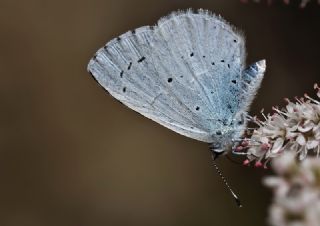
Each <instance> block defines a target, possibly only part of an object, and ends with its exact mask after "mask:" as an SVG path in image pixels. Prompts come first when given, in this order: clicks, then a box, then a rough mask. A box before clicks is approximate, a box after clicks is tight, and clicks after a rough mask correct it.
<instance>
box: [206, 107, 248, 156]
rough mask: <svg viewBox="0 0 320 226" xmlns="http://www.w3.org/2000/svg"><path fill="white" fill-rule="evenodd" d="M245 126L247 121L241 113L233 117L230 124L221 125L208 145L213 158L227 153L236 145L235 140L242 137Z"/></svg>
mask: <svg viewBox="0 0 320 226" xmlns="http://www.w3.org/2000/svg"><path fill="white" fill-rule="evenodd" d="M246 125H247V121H246V119H245V117H244V112H241V113H238V114H237V115H236V116H235V118H234V119H233V120H232V121H231V122H230V124H228V125H223V126H222V127H221V129H220V130H218V131H217V132H216V133H215V134H214V136H213V137H214V139H213V141H212V143H210V145H209V149H210V151H211V152H212V154H213V155H214V158H217V157H218V156H220V155H223V154H226V153H228V152H229V151H231V150H232V149H233V148H234V147H235V146H236V145H237V140H239V138H240V137H241V136H242V135H243V133H244V131H245V128H246Z"/></svg>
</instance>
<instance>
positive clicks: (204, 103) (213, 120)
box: [88, 9, 266, 155]
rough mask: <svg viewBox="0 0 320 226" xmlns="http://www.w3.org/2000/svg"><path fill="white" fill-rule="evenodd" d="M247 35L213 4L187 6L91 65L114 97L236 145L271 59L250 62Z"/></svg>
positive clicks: (218, 147)
mask: <svg viewBox="0 0 320 226" xmlns="http://www.w3.org/2000/svg"><path fill="white" fill-rule="evenodd" d="M245 58H246V51H245V40H244V37H243V35H242V34H241V33H240V32H238V31H237V30H236V29H235V28H234V27H233V26H231V25H230V24H228V23H227V22H226V21H225V20H224V19H222V18H221V17H220V16H216V15H214V14H213V13H211V12H209V11H206V10H201V9H200V10H198V11H197V12H192V11H191V10H188V11H180V12H173V13H172V14H171V15H169V16H167V17H164V18H162V19H160V20H159V21H158V23H157V25H156V26H144V27H140V28H138V29H135V30H132V31H129V32H126V33H124V34H122V35H120V36H119V37H117V38H115V39H113V40H111V41H109V42H108V43H107V44H106V45H105V46H104V47H103V48H101V49H99V50H98V51H97V53H96V54H95V55H94V57H93V58H92V59H91V60H90V62H89V65H88V71H89V72H90V73H91V74H92V76H93V77H94V78H95V79H96V80H97V81H98V83H99V84H100V85H101V86H102V87H103V88H104V89H105V90H106V91H107V92H109V93H110V94H111V95H112V96H113V97H115V98H116V99H117V100H119V101H120V102H121V103H123V104H124V105H126V106H128V107H129V108H131V109H133V110H135V111H137V112H139V113H140V114H142V115H144V116H145V117H147V118H150V119H152V120H154V121H156V122H157V123H159V124H161V125H163V126H165V127H167V128H169V129H171V130H173V131H175V132H177V133H179V134H182V135H184V136H187V137H190V138H193V139H196V140H199V141H203V142H207V143H210V150H211V151H212V152H213V153H215V154H216V155H218V154H220V153H223V152H225V151H227V150H230V149H232V147H233V145H234V143H235V140H237V139H238V138H239V137H240V136H241V135H242V134H243V132H244V130H245V128H246V124H247V121H246V117H245V115H246V112H247V110H248V107H249V105H250V104H251V102H252V100H253V98H254V96H255V93H256V91H257V89H258V88H259V86H260V84H261V81H262V78H263V75H264V72H265V69H266V64H265V60H261V61H258V62H256V63H254V64H252V65H250V66H248V67H245Z"/></svg>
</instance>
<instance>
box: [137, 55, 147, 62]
mask: <svg viewBox="0 0 320 226" xmlns="http://www.w3.org/2000/svg"><path fill="white" fill-rule="evenodd" d="M145 59H146V58H145V57H144V56H143V57H141V58H140V59H139V60H138V63H141V62H142V61H144V60H145Z"/></svg>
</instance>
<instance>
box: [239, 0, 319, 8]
mask: <svg viewBox="0 0 320 226" xmlns="http://www.w3.org/2000/svg"><path fill="white" fill-rule="evenodd" d="M240 1H241V2H243V3H248V0H240ZM311 1H312V0H301V2H300V8H305V7H306V5H307V4H308V3H309V2H311ZM253 2H261V0H253ZM272 2H273V0H267V3H268V4H271V3H272ZM283 2H284V3H285V4H287V5H288V4H290V0H283ZM317 2H318V4H320V0H317Z"/></svg>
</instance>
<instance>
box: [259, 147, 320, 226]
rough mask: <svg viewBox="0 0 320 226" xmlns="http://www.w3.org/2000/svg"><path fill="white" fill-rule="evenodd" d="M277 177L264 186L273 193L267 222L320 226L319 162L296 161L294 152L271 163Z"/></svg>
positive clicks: (276, 225) (318, 160) (293, 225)
mask: <svg viewBox="0 0 320 226" xmlns="http://www.w3.org/2000/svg"><path fill="white" fill-rule="evenodd" d="M271 165H272V168H273V169H274V171H275V172H276V174H277V176H268V177H266V178H265V179H264V184H265V185H266V186H268V187H270V188H272V189H273V192H274V196H273V203H272V205H271V206H270V209H269V222H270V224H271V225H273V226H319V225H320V159H319V158H316V157H307V158H306V159H305V160H304V161H298V160H297V158H296V155H295V154H294V153H293V152H287V153H285V154H284V155H282V156H280V157H278V158H276V159H274V160H273V161H272V164H271Z"/></svg>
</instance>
